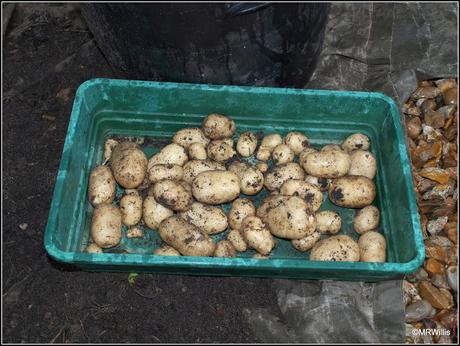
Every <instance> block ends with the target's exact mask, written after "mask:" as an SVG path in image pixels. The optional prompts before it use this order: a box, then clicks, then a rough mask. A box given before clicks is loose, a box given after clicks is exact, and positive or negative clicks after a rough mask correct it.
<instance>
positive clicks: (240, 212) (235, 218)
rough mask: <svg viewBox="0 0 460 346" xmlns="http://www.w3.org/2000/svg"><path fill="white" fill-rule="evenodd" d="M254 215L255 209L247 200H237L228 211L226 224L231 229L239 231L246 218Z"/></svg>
mask: <svg viewBox="0 0 460 346" xmlns="http://www.w3.org/2000/svg"><path fill="white" fill-rule="evenodd" d="M254 215H256V207H255V206H254V204H253V203H252V202H251V200H250V199H248V198H237V199H235V200H234V201H233V203H232V206H231V208H230V210H229V211H228V224H229V225H230V227H231V228H232V229H235V230H239V229H240V228H241V224H242V223H243V220H244V218H245V217H246V216H254Z"/></svg>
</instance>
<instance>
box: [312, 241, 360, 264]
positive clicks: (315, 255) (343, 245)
mask: <svg viewBox="0 0 460 346" xmlns="http://www.w3.org/2000/svg"><path fill="white" fill-rule="evenodd" d="M359 252H360V249H359V246H358V243H356V242H355V241H354V240H353V239H352V238H351V237H349V236H347V235H334V236H331V237H329V238H326V239H323V240H320V241H319V242H317V243H316V244H315V245H314V246H313V249H311V252H310V260H311V261H335V262H358V261H359V258H360V254H359Z"/></svg>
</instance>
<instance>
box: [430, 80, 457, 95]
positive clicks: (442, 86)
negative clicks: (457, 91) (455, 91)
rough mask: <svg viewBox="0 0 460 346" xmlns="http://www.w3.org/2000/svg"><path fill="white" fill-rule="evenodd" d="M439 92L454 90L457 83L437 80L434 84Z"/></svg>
mask: <svg viewBox="0 0 460 346" xmlns="http://www.w3.org/2000/svg"><path fill="white" fill-rule="evenodd" d="M434 83H435V84H436V86H437V87H438V89H439V90H441V92H446V91H447V90H449V89H452V88H455V87H456V86H457V82H456V81H455V79H452V78H449V79H438V80H437V81H435V82H434Z"/></svg>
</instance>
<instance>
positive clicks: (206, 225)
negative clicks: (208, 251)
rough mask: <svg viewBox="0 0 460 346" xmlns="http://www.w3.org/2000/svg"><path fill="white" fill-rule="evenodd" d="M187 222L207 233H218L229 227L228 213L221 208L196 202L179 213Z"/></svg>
mask: <svg viewBox="0 0 460 346" xmlns="http://www.w3.org/2000/svg"><path fill="white" fill-rule="evenodd" d="M179 215H180V216H181V217H182V218H183V219H185V220H186V221H187V222H190V223H191V224H192V225H195V226H196V227H198V228H199V229H200V231H202V232H204V233H206V234H217V233H220V232H223V231H225V230H226V229H227V226H228V222H227V215H225V213H224V211H223V210H222V209H220V208H217V207H213V206H210V205H204V204H201V203H199V202H194V203H193V204H192V206H191V207H190V209H189V210H187V211H184V212H181V213H180V214H179Z"/></svg>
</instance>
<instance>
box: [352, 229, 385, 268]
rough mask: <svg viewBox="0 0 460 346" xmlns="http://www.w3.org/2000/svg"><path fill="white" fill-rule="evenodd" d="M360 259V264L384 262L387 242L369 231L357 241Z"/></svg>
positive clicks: (377, 234) (378, 234) (379, 235)
mask: <svg viewBox="0 0 460 346" xmlns="http://www.w3.org/2000/svg"><path fill="white" fill-rule="evenodd" d="M358 245H359V251H360V258H361V261H362V262H385V261H386V248H387V242H386V240H385V237H384V236H383V235H381V234H380V233H378V232H375V231H369V232H366V233H364V234H363V235H361V236H360V237H359V240H358Z"/></svg>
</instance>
